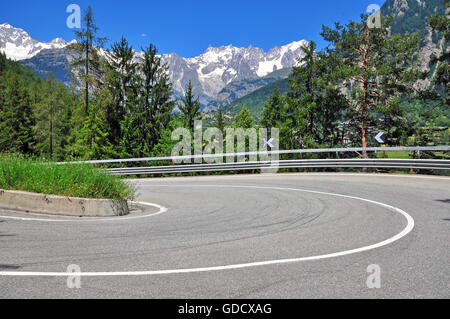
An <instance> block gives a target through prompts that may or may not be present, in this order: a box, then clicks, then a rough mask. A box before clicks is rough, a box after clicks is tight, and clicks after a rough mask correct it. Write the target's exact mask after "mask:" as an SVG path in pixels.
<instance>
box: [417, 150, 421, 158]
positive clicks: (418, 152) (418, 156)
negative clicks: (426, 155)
mask: <svg viewBox="0 0 450 319" xmlns="http://www.w3.org/2000/svg"><path fill="white" fill-rule="evenodd" d="M417 159H420V150H419V151H417Z"/></svg>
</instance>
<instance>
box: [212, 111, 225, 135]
mask: <svg viewBox="0 0 450 319" xmlns="http://www.w3.org/2000/svg"><path fill="white" fill-rule="evenodd" d="M214 122H215V125H216V128H218V129H219V130H220V131H221V132H222V134H224V133H225V117H224V116H223V112H222V107H220V106H219V109H218V110H217V113H216V118H215V121H214Z"/></svg>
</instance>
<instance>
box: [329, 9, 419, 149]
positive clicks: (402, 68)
mask: <svg viewBox="0 0 450 319" xmlns="http://www.w3.org/2000/svg"><path fill="white" fill-rule="evenodd" d="M367 20H368V16H366V15H363V16H362V21H361V22H360V23H356V22H353V21H351V22H350V23H348V24H347V25H346V26H345V27H344V26H342V25H340V24H339V23H336V24H335V28H334V29H332V28H329V27H323V32H322V36H323V37H324V39H325V40H326V41H328V42H330V44H331V46H332V47H334V48H335V51H336V52H335V53H336V54H337V55H338V57H339V60H340V61H341V63H340V65H339V67H338V68H336V70H335V72H334V75H335V76H336V79H340V80H342V81H343V83H344V86H345V88H346V90H347V92H348V99H349V100H350V102H351V105H352V107H353V110H354V118H353V120H355V122H356V123H360V124H359V125H360V132H361V144H362V147H363V148H365V147H367V133H368V130H369V129H370V125H372V126H374V124H375V121H374V118H373V117H372V115H373V111H374V110H375V108H376V107H377V106H380V105H384V107H388V108H389V107H395V106H394V104H395V101H397V100H396V99H397V98H398V97H400V96H402V95H404V94H407V93H413V92H414V88H413V84H414V83H415V82H416V81H417V80H418V79H419V78H420V77H421V76H422V74H421V73H420V72H419V71H418V70H417V69H416V68H415V67H414V65H413V61H414V57H415V56H416V55H417V52H418V48H419V45H420V38H419V35H418V34H407V35H405V36H402V35H400V34H397V35H393V36H391V35H390V31H389V27H390V24H391V21H392V19H391V18H386V19H383V23H382V27H381V28H371V27H370V26H369V25H368V23H367ZM363 157H364V158H367V152H366V151H364V152H363Z"/></svg>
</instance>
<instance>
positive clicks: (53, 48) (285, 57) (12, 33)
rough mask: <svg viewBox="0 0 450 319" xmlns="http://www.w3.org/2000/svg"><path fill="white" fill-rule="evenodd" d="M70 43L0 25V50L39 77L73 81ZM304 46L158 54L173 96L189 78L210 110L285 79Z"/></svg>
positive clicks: (298, 43)
mask: <svg viewBox="0 0 450 319" xmlns="http://www.w3.org/2000/svg"><path fill="white" fill-rule="evenodd" d="M68 44H69V42H66V41H65V40H64V39H61V38H56V39H55V40H53V41H51V42H49V43H45V42H38V41H36V40H34V39H32V38H31V37H30V35H29V34H28V33H27V32H26V31H24V30H22V29H20V28H15V27H13V26H11V25H10V24H8V23H4V24H1V25H0V50H1V51H3V52H5V54H6V56H7V57H8V58H9V59H12V60H15V61H19V62H20V63H21V64H22V65H24V66H26V67H28V68H30V69H31V70H33V71H34V72H35V73H36V74H37V75H39V76H41V77H43V78H44V77H45V76H46V75H47V74H48V73H49V72H53V73H54V75H55V76H56V78H57V79H59V80H60V81H62V82H64V83H66V84H68V83H69V82H70V81H71V77H70V73H69V72H68V71H67V70H68V66H69V61H70V59H71V55H70V53H69V52H68V50H67V49H66V47H67V45H68ZM306 45H308V42H307V41H305V40H301V41H296V42H292V43H289V44H287V45H284V46H281V47H275V48H272V49H271V50H269V51H268V52H265V51H264V50H262V49H260V48H255V47H252V46H250V47H248V48H237V47H234V46H232V45H229V46H222V47H219V48H214V47H211V46H210V47H209V48H208V49H207V50H206V51H205V52H204V53H203V54H201V55H199V56H197V57H192V58H185V57H182V56H180V55H179V54H176V53H170V54H164V55H161V58H162V61H163V62H164V63H166V64H167V65H168V67H169V75H170V78H171V80H172V83H173V87H174V91H175V95H176V96H180V95H181V94H183V92H184V88H185V87H186V85H187V83H188V81H192V84H193V86H194V93H195V94H196V95H197V96H199V98H200V102H201V104H202V106H203V107H204V109H205V110H206V111H208V110H214V109H216V108H217V107H218V106H220V105H226V104H229V103H231V102H232V101H234V100H236V99H238V98H241V97H243V96H245V95H247V94H249V93H251V92H253V91H255V90H257V89H259V88H261V87H263V86H265V85H268V84H270V83H272V82H274V81H277V80H280V79H282V78H286V77H287V76H288V74H289V72H290V68H292V67H293V66H294V65H296V63H297V60H298V58H299V57H300V56H302V54H303V51H302V47H304V46H306ZM142 55H143V53H142V52H136V54H135V58H136V60H137V61H139V60H140V58H141V57H142Z"/></svg>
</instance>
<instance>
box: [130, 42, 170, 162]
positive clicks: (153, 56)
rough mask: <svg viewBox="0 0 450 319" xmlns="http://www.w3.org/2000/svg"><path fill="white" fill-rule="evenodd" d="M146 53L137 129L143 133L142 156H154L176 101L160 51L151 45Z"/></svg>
mask: <svg viewBox="0 0 450 319" xmlns="http://www.w3.org/2000/svg"><path fill="white" fill-rule="evenodd" d="M143 52H144V56H143V63H142V64H141V65H140V68H139V71H140V74H141V77H142V84H141V85H140V87H141V88H142V89H141V93H140V97H141V100H140V101H139V103H138V108H137V110H136V125H137V127H138V129H139V140H140V143H141V146H142V151H141V153H142V155H150V154H151V153H152V152H153V148H154V147H155V145H156V144H157V143H158V142H159V140H160V138H161V132H162V131H163V130H164V129H165V128H167V126H168V125H169V123H170V115H171V113H172V112H173V109H174V106H175V101H174V100H173V98H172V94H173V91H172V83H171V82H170V79H169V74H168V67H167V65H165V64H162V62H161V57H159V56H158V55H157V52H158V51H157V49H156V47H155V46H154V45H153V44H150V46H149V47H148V48H146V49H144V50H143Z"/></svg>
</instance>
